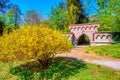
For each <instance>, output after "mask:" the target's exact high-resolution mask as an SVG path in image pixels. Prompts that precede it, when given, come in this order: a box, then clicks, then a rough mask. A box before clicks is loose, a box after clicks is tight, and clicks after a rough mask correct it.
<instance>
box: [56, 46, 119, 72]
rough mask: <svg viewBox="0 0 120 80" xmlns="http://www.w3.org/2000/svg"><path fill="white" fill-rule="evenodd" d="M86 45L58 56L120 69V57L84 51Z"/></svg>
mask: <svg viewBox="0 0 120 80" xmlns="http://www.w3.org/2000/svg"><path fill="white" fill-rule="evenodd" d="M84 49H85V47H76V48H74V49H73V50H72V51H71V52H70V53H65V54H58V55H57V56H62V57H70V58H75V59H77V60H82V61H85V62H89V63H93V64H98V65H102V66H106V67H109V68H112V69H115V70H120V59H114V58H109V57H102V56H96V55H92V54H87V53H85V52H84Z"/></svg>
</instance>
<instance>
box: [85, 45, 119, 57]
mask: <svg viewBox="0 0 120 80" xmlns="http://www.w3.org/2000/svg"><path fill="white" fill-rule="evenodd" d="M86 53H95V54H97V55H101V56H110V57H114V58H119V59H120V44H114V45H106V46H90V47H88V48H87V49H86Z"/></svg>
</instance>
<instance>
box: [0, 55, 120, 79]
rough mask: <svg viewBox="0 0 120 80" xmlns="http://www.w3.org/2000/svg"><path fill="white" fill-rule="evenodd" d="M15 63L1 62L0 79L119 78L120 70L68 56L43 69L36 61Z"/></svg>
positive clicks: (57, 59)
mask: <svg viewBox="0 0 120 80" xmlns="http://www.w3.org/2000/svg"><path fill="white" fill-rule="evenodd" d="M17 63H18V62H16V63H13V65H10V64H9V63H2V62H1V63H0V80H120V71H115V70H111V69H109V68H105V67H101V66H99V65H93V64H89V63H85V62H82V61H81V62H80V61H78V60H70V59H68V58H60V57H59V58H56V59H55V60H54V62H53V63H52V65H51V66H50V67H49V68H48V69H46V70H44V71H41V70H40V69H39V66H38V63H37V62H31V63H26V64H19V65H18V64H17ZM19 63H20V62H19Z"/></svg>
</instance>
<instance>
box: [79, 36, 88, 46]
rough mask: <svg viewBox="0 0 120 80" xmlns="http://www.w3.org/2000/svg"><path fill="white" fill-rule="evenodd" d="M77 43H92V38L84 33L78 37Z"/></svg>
mask: <svg viewBox="0 0 120 80" xmlns="http://www.w3.org/2000/svg"><path fill="white" fill-rule="evenodd" d="M77 45H90V39H89V37H88V36H87V35H86V34H82V35H80V36H79V38H78V39H77Z"/></svg>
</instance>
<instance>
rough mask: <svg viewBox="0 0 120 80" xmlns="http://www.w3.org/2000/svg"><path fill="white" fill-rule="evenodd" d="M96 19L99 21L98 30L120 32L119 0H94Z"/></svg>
mask: <svg viewBox="0 0 120 80" xmlns="http://www.w3.org/2000/svg"><path fill="white" fill-rule="evenodd" d="M96 2H97V5H98V9H97V12H98V13H97V15H96V18H97V21H98V22H100V23H101V27H100V28H99V30H100V31H113V32H120V24H119V23H120V15H119V14H120V0H96Z"/></svg>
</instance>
